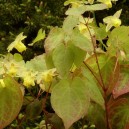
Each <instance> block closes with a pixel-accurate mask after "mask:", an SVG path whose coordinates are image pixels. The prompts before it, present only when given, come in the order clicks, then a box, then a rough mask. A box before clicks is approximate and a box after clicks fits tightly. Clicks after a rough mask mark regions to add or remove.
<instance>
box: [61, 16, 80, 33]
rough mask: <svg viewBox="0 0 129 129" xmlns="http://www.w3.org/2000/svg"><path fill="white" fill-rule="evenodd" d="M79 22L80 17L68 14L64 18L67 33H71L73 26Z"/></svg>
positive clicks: (64, 28)
mask: <svg viewBox="0 0 129 129" xmlns="http://www.w3.org/2000/svg"><path fill="white" fill-rule="evenodd" d="M78 23H79V18H78V17H76V16H68V17H66V19H65V20H64V23H63V30H64V32H65V33H67V34H71V33H72V30H73V28H74V27H75V26H76V25H77V24H78Z"/></svg>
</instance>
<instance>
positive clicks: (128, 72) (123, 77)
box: [113, 66, 129, 98]
mask: <svg viewBox="0 0 129 129" xmlns="http://www.w3.org/2000/svg"><path fill="white" fill-rule="evenodd" d="M128 92H129V69H127V67H124V66H121V70H120V75H119V80H118V81H117V83H116V85H115V88H114V89H113V97H114V98H117V97H119V96H121V95H123V94H126V93H128Z"/></svg>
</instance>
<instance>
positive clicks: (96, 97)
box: [82, 68, 105, 109]
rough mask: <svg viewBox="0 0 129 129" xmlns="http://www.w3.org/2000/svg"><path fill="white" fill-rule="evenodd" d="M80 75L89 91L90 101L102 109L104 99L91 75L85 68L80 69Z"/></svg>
mask: <svg viewBox="0 0 129 129" xmlns="http://www.w3.org/2000/svg"><path fill="white" fill-rule="evenodd" d="M82 74H83V76H84V77H85V78H86V79H84V82H85V85H86V87H87V88H88V89H89V96H90V99H91V100H92V101H94V102H96V103H97V104H99V105H100V106H101V107H102V108H103V109H104V108H105V105H104V98H103V96H102V93H101V90H100V88H99V86H98V85H97V82H96V80H95V78H94V77H93V75H92V73H91V72H90V71H89V70H88V69H87V68H82Z"/></svg>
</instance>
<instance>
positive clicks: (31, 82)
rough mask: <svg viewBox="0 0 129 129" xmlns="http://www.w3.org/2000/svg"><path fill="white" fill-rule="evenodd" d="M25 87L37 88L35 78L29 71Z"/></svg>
mask: <svg viewBox="0 0 129 129" xmlns="http://www.w3.org/2000/svg"><path fill="white" fill-rule="evenodd" d="M23 79H24V81H23V85H24V86H26V87H30V86H35V76H34V75H33V74H32V73H31V72H30V71H29V72H26V73H25V76H24V77H23Z"/></svg>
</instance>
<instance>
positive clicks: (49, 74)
mask: <svg viewBox="0 0 129 129" xmlns="http://www.w3.org/2000/svg"><path fill="white" fill-rule="evenodd" d="M55 72H56V69H55V68H54V69H49V70H46V71H45V72H43V73H42V79H43V81H44V82H52V80H53V77H54V76H55Z"/></svg>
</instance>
